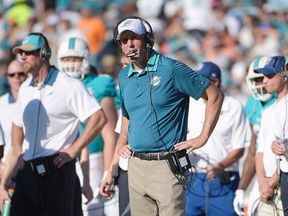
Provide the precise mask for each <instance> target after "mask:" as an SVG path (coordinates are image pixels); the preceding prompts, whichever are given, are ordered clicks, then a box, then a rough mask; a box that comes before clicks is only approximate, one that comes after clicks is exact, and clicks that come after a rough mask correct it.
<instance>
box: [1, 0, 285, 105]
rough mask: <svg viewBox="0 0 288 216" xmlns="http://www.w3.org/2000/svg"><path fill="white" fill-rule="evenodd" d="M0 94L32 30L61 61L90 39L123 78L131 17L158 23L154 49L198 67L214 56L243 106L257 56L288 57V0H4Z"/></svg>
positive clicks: (108, 67) (99, 59)
mask: <svg viewBox="0 0 288 216" xmlns="http://www.w3.org/2000/svg"><path fill="white" fill-rule="evenodd" d="M0 3H1V5H2V7H1V8H0V95H2V94H4V93H5V92H6V91H7V88H8V84H7V80H6V77H5V73H6V71H7V65H8V64H9V62H10V61H11V59H13V57H14V56H13V54H12V52H11V50H12V47H14V46H16V45H18V44H19V43H20V42H21V41H22V40H23V39H24V37H25V36H26V35H27V34H29V33H30V32H41V33H43V34H44V35H46V36H47V38H48V39H49V43H50V46H51V48H52V58H51V63H52V64H54V65H56V66H57V56H56V55H57V49H58V47H59V44H60V43H61V42H62V41H63V40H64V39H66V38H68V37H70V36H72V35H73V36H77V37H80V38H83V39H85V40H86V41H87V42H88V44H89V48H90V51H91V54H92V56H91V61H92V64H93V66H95V67H96V68H97V70H98V72H99V73H107V74H109V75H111V76H113V77H114V78H117V73H118V72H119V68H121V63H120V52H119V48H117V46H116V44H115V43H114V41H113V30H114V28H115V26H116V25H117V23H118V22H119V21H120V20H122V19H124V18H125V17H127V16H140V17H142V18H144V19H146V20H147V21H149V23H150V24H151V25H152V28H153V31H154V34H155V41H156V46H155V47H156V50H157V51H158V52H159V53H161V54H165V55H167V56H170V57H173V58H175V59H178V60H180V61H182V62H184V63H186V64H187V65H188V66H191V67H192V68H193V67H194V66H195V65H196V63H199V62H203V61H212V62H215V63H216V64H217V65H219V66H220V67H221V70H222V73H223V78H222V85H223V87H224V88H225V90H226V91H227V92H228V93H230V94H231V95H232V96H234V97H236V98H237V99H239V100H240V102H241V103H242V104H245V102H246V100H247V98H248V97H249V96H250V92H249V90H248V88H247V85H246V82H245V76H246V73H247V70H248V66H249V64H250V63H251V62H252V60H253V59H255V58H256V57H257V56H262V55H266V56H272V55H277V54H282V55H286V56H287V48H288V47H287V44H288V43H287V42H288V33H287V32H288V31H287V30H288V14H287V12H288V4H287V2H286V1H285V0H241V1H240V0H189V1H187V0H110V1H105V0H84V1H80V0H0Z"/></svg>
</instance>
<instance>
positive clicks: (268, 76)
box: [264, 73, 276, 79]
mask: <svg viewBox="0 0 288 216" xmlns="http://www.w3.org/2000/svg"><path fill="white" fill-rule="evenodd" d="M275 75H276V73H272V74H267V75H264V76H265V77H267V78H268V79H272V78H273V77H274V76H275Z"/></svg>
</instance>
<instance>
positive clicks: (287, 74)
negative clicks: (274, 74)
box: [280, 56, 288, 83]
mask: <svg viewBox="0 0 288 216" xmlns="http://www.w3.org/2000/svg"><path fill="white" fill-rule="evenodd" d="M280 74H281V77H282V80H283V82H285V83H287V82H288V56H287V57H286V58H285V66H284V69H283V71H282V72H281V73H280Z"/></svg>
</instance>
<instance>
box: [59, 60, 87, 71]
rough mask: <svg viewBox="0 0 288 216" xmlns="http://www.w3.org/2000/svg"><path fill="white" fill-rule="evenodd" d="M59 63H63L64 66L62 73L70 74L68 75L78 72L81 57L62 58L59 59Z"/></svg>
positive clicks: (80, 65)
mask: <svg viewBox="0 0 288 216" xmlns="http://www.w3.org/2000/svg"><path fill="white" fill-rule="evenodd" d="M61 62H62V63H63V66H64V72H70V73H75V72H80V71H81V67H82V62H83V57H75V56H70V57H63V58H62V59H61Z"/></svg>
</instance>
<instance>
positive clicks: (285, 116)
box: [274, 95, 288, 172]
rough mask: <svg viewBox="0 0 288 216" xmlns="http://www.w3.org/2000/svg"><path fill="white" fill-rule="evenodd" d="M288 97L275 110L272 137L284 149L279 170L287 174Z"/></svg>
mask: <svg viewBox="0 0 288 216" xmlns="http://www.w3.org/2000/svg"><path fill="white" fill-rule="evenodd" d="M287 97H288V95H286V96H285V97H284V98H282V99H281V100H280V101H279V102H278V103H277V105H276V108H275V110H276V111H275V130H274V136H275V140H277V141H278V142H279V143H280V144H282V145H283V148H284V149H285V153H284V156H281V160H280V169H281V171H282V172H288V140H287V138H288V101H287Z"/></svg>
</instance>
